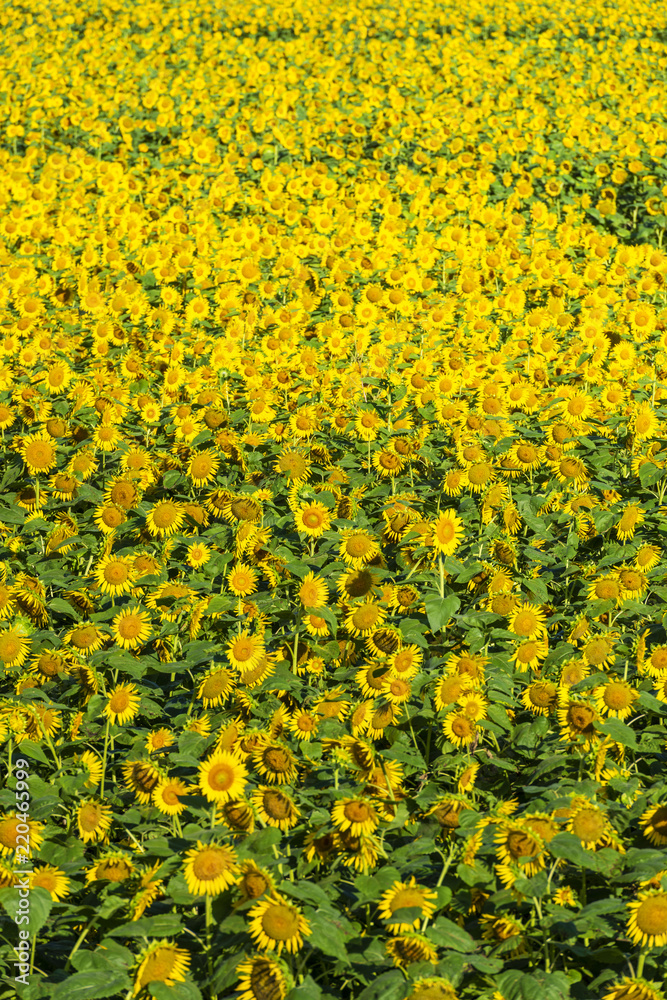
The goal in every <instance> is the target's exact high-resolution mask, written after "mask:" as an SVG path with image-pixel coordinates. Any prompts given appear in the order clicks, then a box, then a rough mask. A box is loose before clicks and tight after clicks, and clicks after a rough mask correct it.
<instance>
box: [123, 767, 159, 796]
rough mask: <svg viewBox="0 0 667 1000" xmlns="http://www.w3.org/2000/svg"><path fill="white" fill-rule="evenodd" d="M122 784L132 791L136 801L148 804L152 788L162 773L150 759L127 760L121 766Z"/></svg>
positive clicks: (155, 785)
mask: <svg viewBox="0 0 667 1000" xmlns="http://www.w3.org/2000/svg"><path fill="white" fill-rule="evenodd" d="M121 770H122V772H123V784H124V785H125V787H126V788H129V789H130V790H131V791H133V792H134V794H135V797H136V799H137V801H138V802H140V803H141V804H142V805H148V803H149V802H150V801H151V796H152V794H153V790H154V789H155V788H156V787H157V785H158V784H159V782H160V781H161V780H162V775H161V774H160V772H159V771H158V769H157V768H156V767H155V765H154V764H153V763H152V762H151V761H150V760H128V761H126V762H125V763H124V764H123V765H122V768H121Z"/></svg>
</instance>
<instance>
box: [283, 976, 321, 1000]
mask: <svg viewBox="0 0 667 1000" xmlns="http://www.w3.org/2000/svg"><path fill="white" fill-rule="evenodd" d="M321 996H322V990H321V989H320V987H319V986H318V985H317V983H316V982H315V980H314V979H313V978H312V976H306V978H305V979H304V981H303V982H302V983H301V986H296V987H295V988H294V989H293V990H290V991H289V993H288V994H287V998H286V1000H319V998H320V997H321Z"/></svg>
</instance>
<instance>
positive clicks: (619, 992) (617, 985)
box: [602, 976, 665, 1000]
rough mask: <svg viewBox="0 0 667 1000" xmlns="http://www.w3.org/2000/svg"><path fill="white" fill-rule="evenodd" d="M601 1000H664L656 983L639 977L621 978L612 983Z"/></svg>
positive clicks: (663, 995)
mask: <svg viewBox="0 0 667 1000" xmlns="http://www.w3.org/2000/svg"><path fill="white" fill-rule="evenodd" d="M602 1000H665V994H664V993H663V992H662V990H661V989H660V987H659V986H658V984H657V983H653V982H649V980H647V979H644V978H642V977H641V976H623V978H622V979H617V980H616V982H614V983H612V985H611V987H610V989H609V990H608V992H607V993H605V994H604V996H603V997H602Z"/></svg>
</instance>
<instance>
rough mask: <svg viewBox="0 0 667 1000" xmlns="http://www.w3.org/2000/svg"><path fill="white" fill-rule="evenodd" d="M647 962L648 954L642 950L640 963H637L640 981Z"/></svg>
mask: <svg viewBox="0 0 667 1000" xmlns="http://www.w3.org/2000/svg"><path fill="white" fill-rule="evenodd" d="M645 961H646V952H645V950H644V949H643V948H642V950H641V951H640V953H639V961H638V962H637V979H640V978H641V976H642V973H643V972H644V962H645Z"/></svg>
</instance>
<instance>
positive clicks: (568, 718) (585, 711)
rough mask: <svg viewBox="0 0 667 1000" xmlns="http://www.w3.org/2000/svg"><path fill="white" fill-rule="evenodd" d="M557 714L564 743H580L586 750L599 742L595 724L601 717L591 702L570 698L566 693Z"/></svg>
mask: <svg viewBox="0 0 667 1000" xmlns="http://www.w3.org/2000/svg"><path fill="white" fill-rule="evenodd" d="M557 714H558V724H559V726H560V731H561V735H560V738H561V740H562V741H564V742H572V743H580V744H581V745H582V746H583V748H584V749H586V750H588V749H589V748H590V747H591V746H592V745H593V744H594V743H596V742H597V741H598V739H599V734H598V732H597V731H596V729H595V726H594V725H593V723H594V722H597V721H598V718H599V716H598V712H597V709H596V708H595V706H594V705H593V704H591V703H590V702H588V701H585V700H583V699H579V698H575V697H573V696H570V695H569V694H567V691H566V692H565V696H564V697H562V698H561V699H560V700H559V707H558V712H557Z"/></svg>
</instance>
